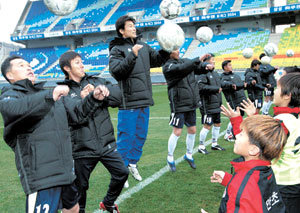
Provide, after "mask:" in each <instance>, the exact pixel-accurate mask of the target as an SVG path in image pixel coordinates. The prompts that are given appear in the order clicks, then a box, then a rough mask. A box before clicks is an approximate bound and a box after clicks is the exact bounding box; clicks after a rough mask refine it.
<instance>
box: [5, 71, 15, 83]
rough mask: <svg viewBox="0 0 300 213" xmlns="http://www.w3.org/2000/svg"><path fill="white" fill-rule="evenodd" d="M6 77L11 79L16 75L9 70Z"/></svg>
mask: <svg viewBox="0 0 300 213" xmlns="http://www.w3.org/2000/svg"><path fill="white" fill-rule="evenodd" d="M6 77H7V79H8V80H9V81H10V80H13V79H14V76H13V74H12V73H11V72H7V73H6Z"/></svg>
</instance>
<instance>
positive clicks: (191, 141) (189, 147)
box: [186, 133, 196, 155]
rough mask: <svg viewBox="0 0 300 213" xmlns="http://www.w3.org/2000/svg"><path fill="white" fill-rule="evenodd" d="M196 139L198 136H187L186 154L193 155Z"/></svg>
mask: <svg viewBox="0 0 300 213" xmlns="http://www.w3.org/2000/svg"><path fill="white" fill-rule="evenodd" d="M195 137H196V134H189V133H188V134H187V135H186V153H187V154H191V155H192V153H193V149H194V144H195Z"/></svg>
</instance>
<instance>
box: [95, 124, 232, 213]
mask: <svg viewBox="0 0 300 213" xmlns="http://www.w3.org/2000/svg"><path fill="white" fill-rule="evenodd" d="M225 132H226V130H225V131H223V132H221V133H220V134H219V138H220V137H221V136H223V135H224V134H225ZM211 141H212V140H211V139H210V140H208V141H206V142H205V143H204V145H205V146H208V145H209V144H211ZM196 152H198V146H196V147H195V148H194V150H193V154H195V153H196ZM183 157H184V155H183V156H181V157H180V158H178V159H176V160H175V165H177V164H179V163H181V162H182V161H184V159H183ZM168 171H170V169H169V166H168V165H166V166H165V167H163V168H161V169H160V170H159V171H158V172H156V173H154V174H153V175H151V176H150V177H148V178H146V179H145V180H143V181H142V182H140V183H138V184H137V185H136V186H134V187H132V188H130V189H128V190H127V191H126V192H124V193H122V194H121V195H120V196H119V198H118V199H117V201H116V202H115V203H116V204H118V205H120V204H121V203H122V202H123V201H125V200H126V199H128V198H130V197H131V196H132V195H133V194H135V193H137V192H139V191H141V190H142V189H143V188H144V187H146V186H148V185H149V184H150V183H152V182H154V181H156V180H157V179H159V178H160V177H161V176H163V175H164V174H165V173H167V172H168ZM100 212H102V211H100V210H99V209H98V210H95V211H94V213H100Z"/></svg>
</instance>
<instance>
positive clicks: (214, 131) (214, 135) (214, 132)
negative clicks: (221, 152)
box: [211, 126, 220, 143]
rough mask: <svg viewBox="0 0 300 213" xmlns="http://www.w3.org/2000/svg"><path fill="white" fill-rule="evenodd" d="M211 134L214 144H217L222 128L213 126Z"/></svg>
mask: <svg viewBox="0 0 300 213" xmlns="http://www.w3.org/2000/svg"><path fill="white" fill-rule="evenodd" d="M211 134H212V142H216V143H217V141H218V137H219V134H220V127H216V126H213V128H212V132H211Z"/></svg>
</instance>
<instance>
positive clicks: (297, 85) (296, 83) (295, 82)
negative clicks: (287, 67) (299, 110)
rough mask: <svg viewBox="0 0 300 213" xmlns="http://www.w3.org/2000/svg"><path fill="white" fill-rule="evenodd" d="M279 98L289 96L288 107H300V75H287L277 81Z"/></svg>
mask: <svg viewBox="0 0 300 213" xmlns="http://www.w3.org/2000/svg"><path fill="white" fill-rule="evenodd" d="M278 84H279V85H280V86H281V96H283V95H291V101H290V103H289V107H300V73H288V74H286V75H284V76H282V77H281V78H280V79H279V80H278Z"/></svg>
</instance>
